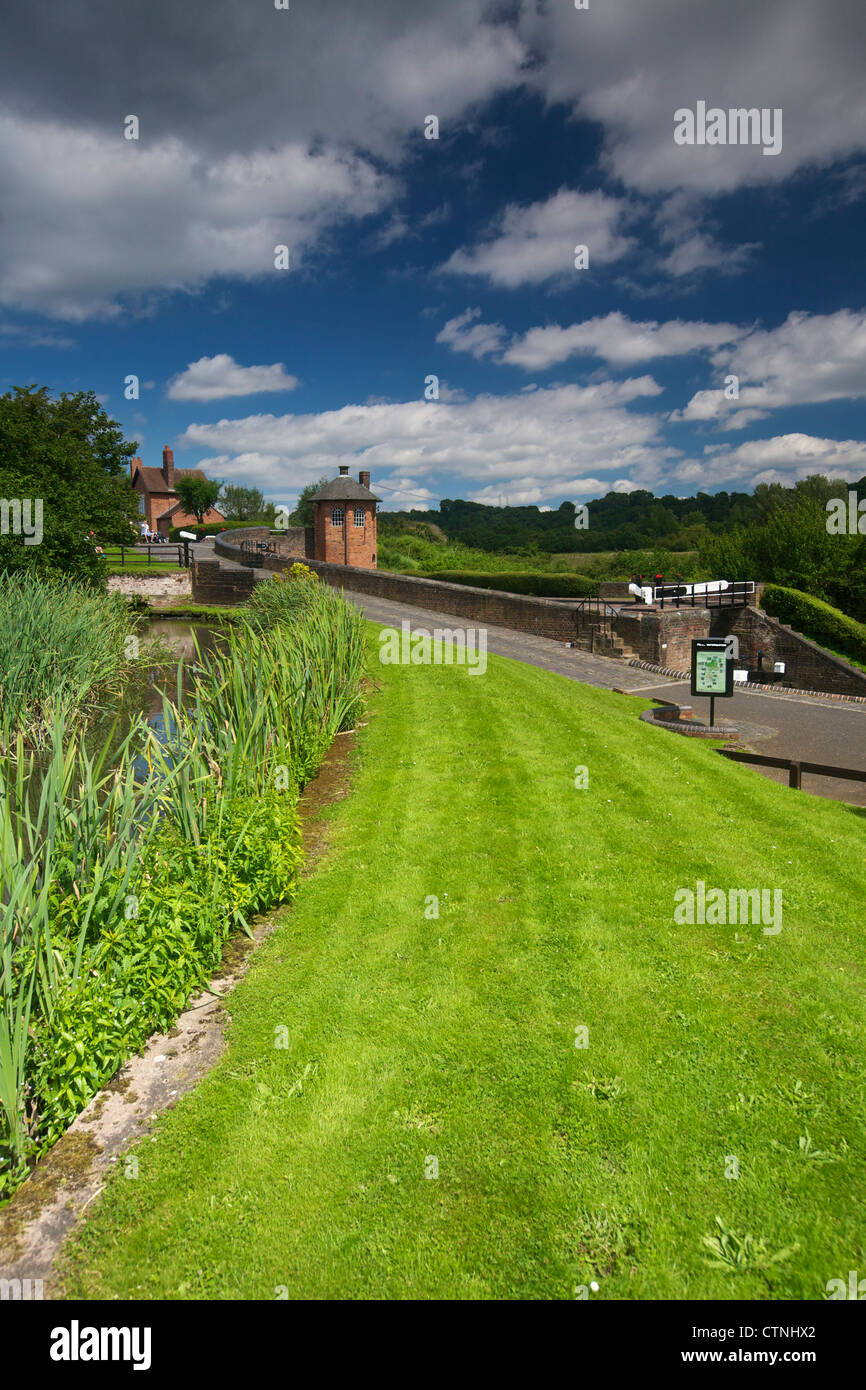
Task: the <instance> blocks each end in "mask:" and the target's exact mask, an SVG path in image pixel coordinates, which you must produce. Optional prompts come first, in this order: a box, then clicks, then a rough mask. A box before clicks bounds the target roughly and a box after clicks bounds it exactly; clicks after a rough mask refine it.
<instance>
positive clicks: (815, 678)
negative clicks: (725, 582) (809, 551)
mask: <svg viewBox="0 0 866 1390" xmlns="http://www.w3.org/2000/svg"><path fill="white" fill-rule="evenodd" d="M731 633H733V634H735V635H736V637H737V639H738V641H739V644H740V662H741V664H742V665H743V666H757V664H758V650H759V648H760V650H761V651H762V652H763V654H764V659H763V664H764V667H765V668H769V669H770V670H771V671H772V669H773V663H774V662H775V661H784V663H785V676H784V679H785V683H786V684H787V685H792V686H793V687H794V688H795V689H796V690H827V691H829V692H830V693H831V694H835V695H866V671H858V669H857V668H856V667H855V666H849V665H848V663H847V661H843V660H841V658H839V657H836V656H833V655H832V654H831V653H830V652H826V651H824V648H823V647H819V646H818V644H817V643H816V642H811V641H810V640H809V638H808V637H803V636H801V635H800V633H798V632H793V631H792V630H791V628H790V627H787V626H786V625H785V624H784V623H780V622H779V620H778V618H771V617H770V615H769V613H763V612H761V610H760V609H758V608H751V607H750V608H716V609H713V610H712V622H711V625H710V635H711V636H713V637H727V636H728V635H729V634H731Z"/></svg>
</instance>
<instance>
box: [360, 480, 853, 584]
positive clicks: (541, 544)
mask: <svg viewBox="0 0 866 1390" xmlns="http://www.w3.org/2000/svg"><path fill="white" fill-rule="evenodd" d="M849 486H852V487H855V488H859V489H860V492H861V494H862V493H863V492H866V478H861V480H860V482H859V483H857V484H854V483H852V484H848V483H846V482H844V481H840V480H839V479H832V480H831V479H828V478H824V477H821V476H820V475H815V476H813V477H811V478H804V479H801V480H800V481H799V482H798V483H796V484H795V486H794V487H793V488H785V487H783V486H782V485H781V484H780V483H769V484H767V483H760V484H759V485H758V486H757V487H756V488H755V491H754V492H753V493H749V492H730V493H729V492H717V493H715V494H713V495H712V496H710V495H709V493H706V492H699V493H698V494H697V496H695V497H674V496H673V495H671V494H667V495H666V496H664V497H655V496H654V495H653V494H652V493H651V492H648V491H646V490H645V489H644V488H636V489H635V490H634V491H632V492H609V493H608V494H607V495H606V496H605V497H600V498H598V499H596V500H594V501H592V502H590V503H589V504H588V523H589V524H588V526H587V527H586V528H581V527H578V526H575V520H576V519H577V518H576V515H575V507H574V503H573V502H563V503H562V504H561V505H560V506H559V507H557V508H556V510H549V511H542V510H540V509H539V508H538V507H491V506H487V505H485V504H482V503H480V502H465V501H452V500H451V499H449V498H443V500H442V501H441V502H440V503H439V509H438V511H415V510H413V511H409V512H391V513H388V517H389V524H390V525H391V526H393V527H395V528H399V527H400V526H411V525H413V524H416V523H421V524H426V525H435V526H438V527H441V528H442V530H443V531H444V532H445V533H446V534H447V536H448V538H449V539H450V540H452V541H459V542H461V543H462V544H464V545H468V546H473V547H475V548H476V549H483V550H489V551H495V552H508V551H511V552H516V551H523V550H526V549H535V550H539V551H542V552H545V553H547V554H550V553H553V554H556V553H566V552H572V553H574V552H578V553H586V552H593V551H599V550H636V549H653V548H659V549H665V550H668V551H683V550H693V549H695V548H698V547H700V546H702V545H704V544H705V543H706V542H708V541H709V540H710V538H711V537H713V536H719V535H723V534H726V533H728V532H730V531H731V530H735V529H737V528H739V527H752V526H760V525H762V524H763V523H764V521H766V519H767V518H768V517H769V516H770V515H771V514H772V512H773V511H775V510H776V509H778V508H779V507H783V508H786V507H788V506H791V505H795V504H796V503H797V502H798V501H800V500H811V501H812V502H814V503H817V504H818V505H819V506H820V507H821V508H822V509H823V507H824V504H825V502H826V501H827V500H828V498H830V497H845V496H847V492H848V487H849ZM675 564H676V557H675V556H670V557H669V558H668V562H667V568H672V567H674V566H675ZM466 568H468V566H467V567H466ZM533 568H536V569H538V568H541V566H538V565H536V566H533ZM738 577H740V576H738Z"/></svg>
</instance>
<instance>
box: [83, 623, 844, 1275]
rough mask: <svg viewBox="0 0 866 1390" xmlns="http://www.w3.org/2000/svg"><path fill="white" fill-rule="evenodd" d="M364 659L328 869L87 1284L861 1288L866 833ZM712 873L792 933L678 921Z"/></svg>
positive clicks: (637, 736) (529, 702)
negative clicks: (360, 713) (356, 724)
mask: <svg viewBox="0 0 866 1390" xmlns="http://www.w3.org/2000/svg"><path fill="white" fill-rule="evenodd" d="M371 632H372V633H375V629H373V628H372V625H371ZM376 650H377V647H376V645H375V644H374V645H373V647H372V648H371V651H372V652H373V653H375V651H376ZM371 667H372V669H373V670H374V673H375V676H376V679H377V681H378V682H379V686H380V688H379V689H378V690H377V692H376V693H375V695H374V696H373V698H372V700H371V707H370V712H369V716H368V718H369V724H368V726H367V727H366V728H364V729H363V730H362V732H361V733H360V735H359V744H358V751H357V755H356V761H357V767H356V774H355V781H354V786H353V790H352V792H351V794H350V795H349V797H348V798H347V799H345V800H344V801H341V802H339V803H337V804H336V805H334V806H332V807H331V808H330V810H329V811H328V812H327V815H328V818H329V821H330V825H329V837H330V849H329V852H328V854H327V857H326V858H325V859H324V860H323V861H322V862H321V863H320V865H319V867H318V868H317V869H316V870H315V872H314V873H313V874H312V875H311V876H310V878H309V879H307V880H306V881H305V883H304V884H303V886H302V888H301V890H300V892H299V895H298V898H297V900H296V902H295V904H294V905H293V906H292V907H291V908H290V909H288V910H286V911H285V912H284V913H283V915H282V917H281V919H280V925H279V927H278V929H277V931H276V932H275V933H274V935H273V936H272V937H271V938H270V939H269V940H268V942H267V943H266V944H265V945H264V946H263V947H262V948H261V949H260V950H259V951H258V952H257V954H256V957H255V959H254V964H253V966H252V968H251V970H250V973H249V975H248V976H247V978H246V979H245V980H244V981H243V983H242V984H241V985H240V986H239V987H238V989H237V990H236V991H235V993H234V994H233V995H232V997H231V1004H230V1012H231V1017H232V1022H231V1024H230V1027H229V1031H228V1037H229V1049H228V1052H227V1054H226V1055H225V1057H224V1058H223V1060H222V1061H221V1063H220V1064H219V1066H218V1067H217V1068H216V1069H215V1071H213V1072H212V1073H211V1074H210V1075H209V1076H208V1077H207V1078H206V1079H205V1080H204V1081H203V1083H202V1084H201V1085H200V1086H199V1087H198V1088H197V1090H196V1091H195V1092H194V1093H192V1094H191V1095H190V1096H187V1097H185V1098H184V1099H182V1100H181V1101H180V1102H179V1104H178V1105H177V1107H176V1108H175V1109H174V1110H173V1111H172V1112H170V1113H169V1114H167V1115H166V1116H164V1117H163V1118H162V1119H161V1120H160V1121H159V1122H158V1123H157V1127H156V1131H155V1133H156V1136H157V1137H156V1142H153V1141H151V1140H146V1141H144V1142H143V1143H142V1144H141V1145H140V1146H139V1149H138V1153H139V1157H140V1168H139V1177H138V1178H137V1180H133V1179H125V1178H124V1176H123V1173H122V1172H121V1171H119V1172H118V1174H117V1175H116V1176H115V1177H113V1178H112V1180H111V1182H110V1183H109V1186H108V1189H107V1191H106V1192H105V1193H104V1194H103V1196H102V1197H101V1198H100V1199H99V1200H98V1201H97V1202H96V1203H95V1204H94V1205H93V1206H92V1207H91V1208H90V1211H89V1213H88V1221H87V1224H86V1226H85V1228H84V1230H83V1233H82V1234H81V1235H79V1236H78V1237H77V1238H76V1239H75V1240H74V1242H73V1244H72V1246H71V1248H70V1250H69V1255H68V1261H67V1266H66V1276H65V1278H66V1293H67V1294H68V1295H69V1296H70V1297H86V1298H94V1299H99V1298H122V1299H125V1298H133V1299H135V1298H172V1299H199V1298H217V1299H230V1298H244V1299H271V1298H274V1297H275V1296H276V1291H277V1290H278V1289H280V1288H285V1289H287V1290H288V1296H289V1297H290V1298H301V1299H313V1298H317V1299H324V1298H335V1299H347V1298H375V1299H381V1298H390V1299H394V1298H397V1299H399V1298H439V1299H446V1298H458V1299H468V1298H495V1299H500V1298H505V1299H508V1298H536V1299H572V1298H574V1297H575V1289H576V1288H577V1287H579V1286H587V1285H588V1284H589V1283H590V1281H592V1280H594V1281H597V1282H598V1284H599V1290H598V1292H592V1293H590V1295H589V1296H590V1297H593V1298H609V1299H639V1298H640V1299H687V1298H710V1297H718V1298H722V1299H739V1298H753V1297H756V1298H806V1299H821V1298H823V1297H824V1296H825V1294H824V1290H825V1285H826V1283H827V1281H828V1280H830V1279H832V1278H836V1277H841V1278H847V1271H848V1270H850V1269H859V1270H861V1271H863V1270H864V1269H866V1247H864V1233H866V1167H864V1162H863V1159H864V1144H863V1141H864V1116H866V1099H864V1072H863V1056H864V1046H863V1044H864V1032H866V1029H864V1005H863V985H864V944H863V943H864V927H863V917H862V902H863V890H864V875H863V831H864V819H863V812H862V811H858V810H853V809H850V808H848V807H846V806H843V805H841V804H839V803H834V802H831V801H827V800H823V799H821V798H818V797H810V796H808V795H807V794H805V793H794V792H790V791H789V790H788V789H787V788H784V787H781V786H778V785H777V784H775V783H773V782H771V781H769V780H766V779H763V778H761V777H760V776H758V775H757V774H756V773H755V772H754V771H752V770H751V769H749V768H748V767H745V766H738V765H736V764H733V763H730V762H728V761H727V760H726V759H724V758H720V757H719V756H718V754H716V753H714V752H712V751H711V750H710V749H708V748H705V747H702V746H701V745H700V744H698V743H693V742H691V741H689V740H687V739H676V738H674V737H673V736H672V735H670V734H668V733H665V732H664V731H663V730H656V729H652V728H649V727H647V726H646V725H643V724H641V723H639V721H638V719H637V711H638V710H639V709H641V708H643V707H644V703H645V702H643V703H642V702H640V701H639V700H637V699H634V698H630V697H626V696H617V695H612V694H609V693H606V692H603V691H599V690H594V689H591V688H589V687H585V686H579V685H575V684H573V683H571V682H569V681H567V680H565V679H564V678H562V677H559V676H557V675H553V674H550V673H548V672H545V671H541V670H536V669H533V668H531V667H527V666H522V665H520V664H517V663H514V662H510V661H508V660H505V659H504V658H498V657H490V658H489V666H488V670H487V674H486V675H484V676H470V675H468V674H467V672H466V671H465V669H462V668H454V667H451V668H448V667H444V668H443V667H380V666H379V665H378V662H377V661H376V658H375V655H372V656H371ZM577 765H584V766H586V767H587V768H588V770H589V786H588V787H587V788H585V789H583V790H578V789H576V788H575V785H574V782H575V768H576V766H577ZM697 879H703V880H705V881H706V883H707V885H708V887H711V886H720V887H723V888H725V889H728V888H731V887H743V888H750V887H766V888H771V889H772V888H780V889H782V891H783V895H784V898H783V901H784V918H783V927H782V931H781V933H780V934H778V935H775V936H767V935H764V933H763V931H762V928H761V927H760V926H745V927H739V928H737V927H723V926H678V925H675V924H674V921H673V912H674V893H675V891H676V889H677V888H680V887H692V888H694V886H695V882H696V880H697ZM432 895H435V897H436V898H438V910H439V916H438V918H436V917H434V916H433V915H432V913H433V909H434V904H433V903H432V901H431V896H432ZM428 914H430V915H428ZM581 1026H583V1027H585V1028H587V1029H588V1047H586V1048H583V1047H576V1046H575V1042H576V1040H577V1041H580V1040H581V1035H580V1034H576V1031H575V1030H576V1029H577V1028H579V1027H581ZM281 1028H285V1030H286V1032H285V1035H284V1037H285V1038H286V1039H287V1043H288V1045H287V1047H285V1048H280V1047H277V1046H275V1042H277V1041H280V1040H281V1039H280V1034H279V1030H280V1029H281ZM732 1158H733V1159H736V1161H737V1163H738V1166H739V1176H738V1177H737V1178H734V1177H732V1176H731V1177H726V1170H727V1172H728V1173H732V1172H733V1163H732ZM433 1159H435V1160H436V1163H437V1164H438V1177H434V1176H425V1172H426V1173H427V1174H432V1173H433V1172H434V1171H435V1165H434V1163H433ZM121 1168H122V1165H121V1164H118V1170H120V1169H121ZM717 1217H720V1218H721V1220H722V1222H723V1223H724V1227H725V1230H726V1232H727V1234H726V1235H725V1236H724V1238H723V1249H724V1251H725V1252H726V1253H724V1254H723V1257H722V1260H721V1262H720V1265H721V1267H717V1266H716V1265H714V1264H712V1263H710V1262H711V1261H712V1260H713V1259H714V1258H716V1256H714V1254H713V1252H712V1251H711V1250H710V1248H709V1247H708V1246H707V1245H705V1243H704V1238H705V1237H713V1236H717V1237H720V1238H721V1237H722V1230H721V1228H720V1227H719V1226H718V1225H717V1223H716V1218H717Z"/></svg>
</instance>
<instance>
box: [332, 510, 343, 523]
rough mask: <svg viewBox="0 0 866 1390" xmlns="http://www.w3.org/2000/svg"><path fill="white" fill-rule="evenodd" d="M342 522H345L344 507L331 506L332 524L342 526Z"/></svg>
mask: <svg viewBox="0 0 866 1390" xmlns="http://www.w3.org/2000/svg"><path fill="white" fill-rule="evenodd" d="M342 524H343V508H342V507H332V508H331V525H332V526H342Z"/></svg>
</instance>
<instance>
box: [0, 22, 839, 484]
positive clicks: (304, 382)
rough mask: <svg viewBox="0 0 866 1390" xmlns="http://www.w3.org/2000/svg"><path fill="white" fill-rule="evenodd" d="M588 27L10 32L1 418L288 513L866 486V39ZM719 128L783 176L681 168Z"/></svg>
mask: <svg viewBox="0 0 866 1390" xmlns="http://www.w3.org/2000/svg"><path fill="white" fill-rule="evenodd" d="M589 5H590V7H589V9H588V10H587V11H578V10H576V9H575V7H574V5H573V3H566V0H526V2H525V3H512V4H497V5H488V4H484V3H482V2H481V0H453V3H452V0H440V3H438V4H437V6H436V7H435V8H432V7H430V6H429V5H427V4H420V3H414V2H410V3H406V0H402V3H397V0H379V3H374V4H370V5H367V6H364V7H358V6H357V5H349V4H346V3H330V0H316V3H315V5H313V4H312V3H311V0H291V7H290V9H289V10H288V11H277V10H276V9H275V7H274V6H273V4H272V3H268V2H267V0H259V3H252V4H251V3H245V4H243V5H242V4H241V3H240V0H207V3H205V0H191V3H189V4H187V5H184V6H183V7H182V12H178V9H177V7H176V6H174V7H172V6H171V5H169V4H167V3H165V0H148V3H147V4H145V3H144V0H110V3H109V0H89V2H88V3H77V2H76V0H69V3H68V4H66V5H65V6H64V10H63V19H62V22H60V21H56V22H55V21H52V23H51V24H47V23H43V22H42V19H43V18H44V17H40V16H39V15H38V14H34V13H33V12H32V7H30V9H28V6H27V5H26V4H25V3H23V2H21V3H20V2H19V0H11V4H10V5H9V7H8V19H7V21H6V42H5V44H4V51H3V53H2V55H0V78H2V86H0V90H2V93H3V95H2V98H0V186H2V187H3V189H4V195H3V201H2V218H0V390H7V389H8V388H9V387H10V386H11V385H13V384H24V383H27V382H31V381H35V382H38V383H40V384H45V385H48V386H50V387H51V388H52V389H54V390H57V391H60V390H76V389H80V388H92V389H93V390H95V391H96V392H97V393H98V394H99V396H100V398H101V399H103V400H104V402H105V405H106V408H107V409H108V411H109V413H110V414H112V415H113V416H114V417H115V418H117V419H118V420H120V421H121V423H122V424H123V426H124V429H125V431H126V433H127V435H128V437H130V438H135V439H138V440H139V441H140V450H139V452H140V454H141V456H142V458H143V459H144V462H145V463H147V464H155V463H158V462H159V457H160V452H161V449H162V446H163V444H170V445H172V446H173V447H174V449H175V461H176V463H177V465H178V466H181V467H193V466H197V465H200V466H202V467H204V468H205V469H206V471H207V472H208V473H209V474H210V475H211V476H214V477H218V478H221V479H224V480H226V481H231V482H242V483H249V484H254V485H256V486H258V487H261V488H262V490H263V491H264V492H265V494H266V495H267V496H268V497H271V498H272V499H273V500H274V501H277V502H288V503H291V502H292V501H293V500H294V498H295V497H296V495H297V492H298V490H299V488H300V487H301V486H302V485H303V484H304V483H306V482H309V481H311V480H313V479H315V478H318V477H319V476H320V475H321V474H323V473H327V474H332V473H335V472H336V470H337V466H338V465H339V464H341V463H348V464H349V465H350V467H351V468H352V470H353V472H354V471H356V470H357V468H359V467H366V468H369V469H370V471H371V473H372V475H373V486H374V489H375V490H376V491H377V492H378V493H379V495H380V496H381V497H382V498H383V501H384V503H385V506H386V507H393V506H413V505H415V506H424V505H427V504H429V505H433V506H435V505H436V502H437V500H438V499H439V498H440V497H443V496H445V497H467V498H474V499H476V500H479V501H493V502H497V501H499V500H500V499H501V498H506V499H508V500H510V501H511V502H514V503H537V504H539V505H541V506H553V507H556V506H558V505H559V503H560V502H561V501H563V500H565V499H570V500H573V501H575V502H578V501H586V500H589V499H590V498H591V497H594V496H598V495H601V494H603V493H604V492H607V491H609V490H610V489H612V488H616V489H618V490H623V491H627V490H629V489H632V488H636V487H649V488H652V489H653V490H654V491H655V492H657V493H664V492H673V493H674V494H676V495H679V496H683V495H688V494H691V493H694V492H695V491H697V490H699V489H703V490H707V491H717V490H718V489H720V488H726V489H728V490H733V489H742V490H748V489H750V488H751V487H753V486H754V485H755V484H756V483H757V482H761V481H773V480H779V481H783V482H791V481H793V480H794V479H796V478H798V477H803V476H806V475H807V474H809V473H813V472H823V473H827V474H830V475H833V476H840V477H849V478H852V479H855V478H859V477H860V476H862V475H863V474H864V473H866V414H864V398H866V370H864V366H866V293H864V290H866V270H864V261H863V230H864V211H866V95H864V93H866V82H864V76H866V20H864V14H863V10H862V7H858V5H857V4H854V3H849V0H826V3H824V4H822V5H821V6H820V7H817V6H815V5H814V4H812V3H811V0H810V2H809V3H806V0H765V2H764V3H763V4H762V5H761V6H760V7H759V8H758V12H757V13H756V7H755V6H754V4H753V3H752V0H750V2H749V3H748V4H746V3H740V0H732V2H731V3H729V4H728V5H726V6H725V7H720V6H717V5H713V4H709V3H705V2H704V0H700V2H699V3H697V2H696V0H644V3H642V4H641V5H640V6H639V7H638V8H637V9H636V7H635V5H634V3H633V0H603V3H602V0H589ZM699 101H704V102H706V103H707V105H708V106H709V107H711V108H717V109H720V110H722V111H724V112H727V111H728V109H730V108H732V107H745V108H755V109H757V110H759V111H760V110H765V111H767V112H768V113H772V112H776V111H781V113H782V115H781V118H779V120H780V124H779V129H780V131H781V134H782V142H781V151H780V152H779V153H777V154H775V155H765V154H764V151H763V147H762V145H761V143H760V142H759V143H755V144H746V145H743V144H734V143H727V144H716V145H709V144H708V145H702V146H698V145H691V146H683V145H679V144H677V143H676V142H675V140H674V138H673V137H674V129H675V112H676V111H677V110H679V109H682V108H687V109H690V110H691V109H694V110H696V109H697V103H698V102H699ZM130 114H134V115H136V116H137V117H138V121H139V132H138V134H139V138H138V139H137V140H128V139H126V138H124V123H125V119H126V117H127V116H128V115H130ZM430 115H435V116H437V118H438V139H428V138H425V125H427V128H428V129H429V123H428V122H427V117H428V116H430ZM277 245H287V246H289V248H290V261H291V265H290V269H288V270H279V269H276V268H275V267H274V248H275V247H276V246H277ZM577 245H585V246H587V248H588V255H589V265H588V267H587V268H585V269H576V268H575V265H574V248H575V246H577ZM130 374H134V375H136V376H137V377H138V378H139V381H140V383H141V390H140V399H139V400H137V401H130V400H126V399H125V398H124V380H125V378H126V377H127V376H128V375H130ZM731 374H733V375H736V376H737V378H738V383H739V397H738V399H726V398H725V395H724V383H725V379H726V377H728V376H729V375H731ZM431 376H435V377H436V378H437V379H438V399H425V382H427V380H428V378H430V377H431Z"/></svg>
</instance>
